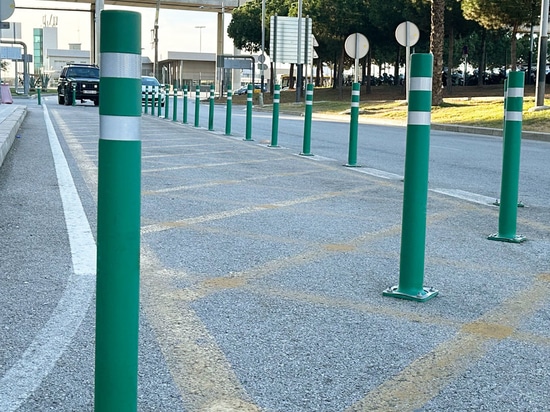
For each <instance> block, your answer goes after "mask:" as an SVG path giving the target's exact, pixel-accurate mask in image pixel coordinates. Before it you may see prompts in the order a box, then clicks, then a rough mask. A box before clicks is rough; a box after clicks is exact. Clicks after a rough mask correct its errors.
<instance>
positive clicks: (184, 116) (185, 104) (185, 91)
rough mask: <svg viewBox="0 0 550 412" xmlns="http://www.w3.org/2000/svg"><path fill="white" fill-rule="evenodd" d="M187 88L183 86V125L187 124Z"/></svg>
mask: <svg viewBox="0 0 550 412" xmlns="http://www.w3.org/2000/svg"><path fill="white" fill-rule="evenodd" d="M187 93H188V91H187V86H183V123H184V124H187Z"/></svg>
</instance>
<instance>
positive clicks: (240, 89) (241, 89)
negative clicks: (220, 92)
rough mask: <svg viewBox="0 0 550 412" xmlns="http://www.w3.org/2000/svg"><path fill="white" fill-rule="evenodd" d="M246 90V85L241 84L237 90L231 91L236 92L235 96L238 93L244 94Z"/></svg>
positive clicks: (238, 94)
mask: <svg viewBox="0 0 550 412" xmlns="http://www.w3.org/2000/svg"><path fill="white" fill-rule="evenodd" d="M247 91H248V87H246V86H242V87H240V88H238V89H237V90H235V91H234V92H233V94H236V95H237V96H240V95H242V94H246V93H247Z"/></svg>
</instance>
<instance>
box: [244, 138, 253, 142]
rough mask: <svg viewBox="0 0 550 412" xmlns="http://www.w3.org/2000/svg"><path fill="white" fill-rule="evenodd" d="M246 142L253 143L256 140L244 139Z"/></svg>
mask: <svg viewBox="0 0 550 412" xmlns="http://www.w3.org/2000/svg"><path fill="white" fill-rule="evenodd" d="M243 141H244V142H253V141H254V139H243Z"/></svg>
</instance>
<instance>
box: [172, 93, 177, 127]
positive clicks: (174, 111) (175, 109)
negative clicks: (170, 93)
mask: <svg viewBox="0 0 550 412" xmlns="http://www.w3.org/2000/svg"><path fill="white" fill-rule="evenodd" d="M172 121H173V122H177V121H178V89H177V88H176V87H174V110H173V112H172Z"/></svg>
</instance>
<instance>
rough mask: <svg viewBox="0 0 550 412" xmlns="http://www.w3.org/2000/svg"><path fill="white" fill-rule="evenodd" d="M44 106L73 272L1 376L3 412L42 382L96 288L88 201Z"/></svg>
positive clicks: (73, 332) (11, 407)
mask: <svg viewBox="0 0 550 412" xmlns="http://www.w3.org/2000/svg"><path fill="white" fill-rule="evenodd" d="M43 107H44V120H45V122H46V128H47V131H48V137H49V140H50V147H51V151H52V155H53V159H54V164H55V170H56V173H57V181H58V183H59V191H60V195H61V200H62V203H63V210H64V214H65V223H66V225H67V232H68V237H69V243H70V248H71V258H72V264H73V271H72V272H71V273H70V274H69V278H68V281H67V286H66V288H65V291H64V292H63V295H62V296H61V299H60V300H59V302H58V304H57V306H56V308H55V309H54V310H53V312H52V316H51V318H50V319H49V320H48V322H46V324H45V325H44V327H43V328H42V329H41V330H40V331H39V332H38V334H37V335H36V337H35V338H34V340H33V341H32V343H31V344H30V345H29V347H28V348H27V350H26V351H25V352H24V353H23V355H22V356H21V358H20V359H19V360H17V362H16V363H15V364H14V365H13V366H12V367H11V369H10V370H8V371H7V372H6V374H5V375H4V376H3V377H2V378H1V379H0V411H3V412H11V411H15V410H16V409H17V408H19V406H20V405H21V404H22V403H23V402H25V400H26V399H27V398H28V397H29V396H30V395H31V394H32V393H33V392H34V391H35V390H36V389H37V388H38V387H39V386H40V384H41V382H42V380H43V379H44V378H45V377H46V376H48V374H49V373H50V372H51V370H52V369H53V367H54V365H55V363H56V362H57V360H58V359H59V358H60V357H61V355H62V353H63V352H64V351H65V349H66V348H67V346H68V345H69V343H70V342H71V340H72V339H73V337H74V335H75V333H76V331H77V330H78V328H79V326H80V324H81V323H82V320H83V319H84V316H85V315H86V312H87V310H88V308H89V306H90V302H91V299H92V296H93V292H94V289H95V273H96V246H95V241H94V238H93V236H92V231H91V229H90V225H89V223H88V219H87V217H86V214H85V213H84V208H83V207H82V202H81V200H80V197H79V196H78V192H77V190H76V187H75V185H74V181H73V178H72V176H71V172H70V170H69V166H68V164H67V160H66V159H65V156H64V154H63V151H62V149H61V146H60V144H59V140H58V137H57V134H56V133H55V130H54V128H53V124H52V122H51V119H50V117H49V114H48V109H47V108H46V105H44V106H43Z"/></svg>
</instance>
